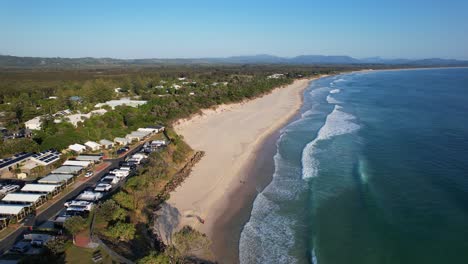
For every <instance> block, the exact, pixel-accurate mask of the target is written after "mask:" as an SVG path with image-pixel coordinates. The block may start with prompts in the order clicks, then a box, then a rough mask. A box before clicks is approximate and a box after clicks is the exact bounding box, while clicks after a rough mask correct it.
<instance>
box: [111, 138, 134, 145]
mask: <svg viewBox="0 0 468 264" xmlns="http://www.w3.org/2000/svg"><path fill="white" fill-rule="evenodd" d="M114 142H115V143H116V144H119V145H128V144H130V143H131V140H129V139H127V138H122V137H116V138H114Z"/></svg>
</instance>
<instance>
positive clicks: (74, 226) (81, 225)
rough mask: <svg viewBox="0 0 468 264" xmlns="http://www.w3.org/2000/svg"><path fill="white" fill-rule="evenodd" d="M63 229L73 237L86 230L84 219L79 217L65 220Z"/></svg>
mask: <svg viewBox="0 0 468 264" xmlns="http://www.w3.org/2000/svg"><path fill="white" fill-rule="evenodd" d="M63 227H65V229H66V230H67V231H68V232H69V233H70V234H71V235H73V236H75V235H76V234H78V233H79V232H80V231H82V230H84V229H85V228H86V219H84V218H83V217H81V216H72V217H70V218H68V219H67V220H65V223H63Z"/></svg>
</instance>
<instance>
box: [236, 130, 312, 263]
mask: <svg viewBox="0 0 468 264" xmlns="http://www.w3.org/2000/svg"><path fill="white" fill-rule="evenodd" d="M286 134H287V132H285V133H282V134H281V136H280V139H279V140H278V141H277V143H276V145H277V148H278V149H279V144H280V143H281V142H282V140H283V137H284V136H285V135H286ZM274 164H275V173H274V174H273V180H272V182H271V183H270V184H269V185H268V186H267V187H266V188H265V189H264V190H263V191H262V192H261V193H259V194H258V196H257V198H256V199H255V201H254V203H253V208H252V212H251V215H250V219H249V221H248V222H247V224H246V225H245V226H244V229H243V230H242V232H241V237H240V242H239V261H240V263H242V264H244V263H245V264H250V263H297V259H295V258H294V257H293V256H290V255H289V250H290V249H291V248H292V247H293V246H294V243H295V239H294V231H293V229H292V226H294V224H295V223H296V220H295V219H293V218H290V217H288V216H285V215H283V214H280V213H279V210H280V206H279V205H278V202H281V201H289V200H293V199H296V196H297V194H298V193H299V191H300V190H302V189H303V188H305V186H304V185H303V184H301V181H299V180H297V177H296V178H295V179H296V180H294V177H290V178H288V176H291V174H296V175H300V173H301V169H300V168H298V167H297V165H296V166H295V165H294V164H292V163H289V162H288V161H287V160H286V159H284V158H283V157H282V156H281V154H280V152H279V151H278V152H277V153H276V155H275V156H274Z"/></svg>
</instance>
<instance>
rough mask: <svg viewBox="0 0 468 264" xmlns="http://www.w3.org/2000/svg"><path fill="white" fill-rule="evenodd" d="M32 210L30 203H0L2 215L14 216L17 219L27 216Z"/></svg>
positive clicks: (0, 213)
mask: <svg viewBox="0 0 468 264" xmlns="http://www.w3.org/2000/svg"><path fill="white" fill-rule="evenodd" d="M31 212H32V208H31V206H29V205H16V204H0V215H1V216H7V217H13V218H14V219H16V220H17V221H19V220H21V219H23V218H25V217H26V216H27V215H28V214H29V213H31Z"/></svg>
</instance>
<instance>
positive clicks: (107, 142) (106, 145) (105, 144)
mask: <svg viewBox="0 0 468 264" xmlns="http://www.w3.org/2000/svg"><path fill="white" fill-rule="evenodd" d="M99 144H101V146H102V147H103V148H104V149H110V148H113V147H114V142H112V141H110V140H107V139H101V140H99Z"/></svg>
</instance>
